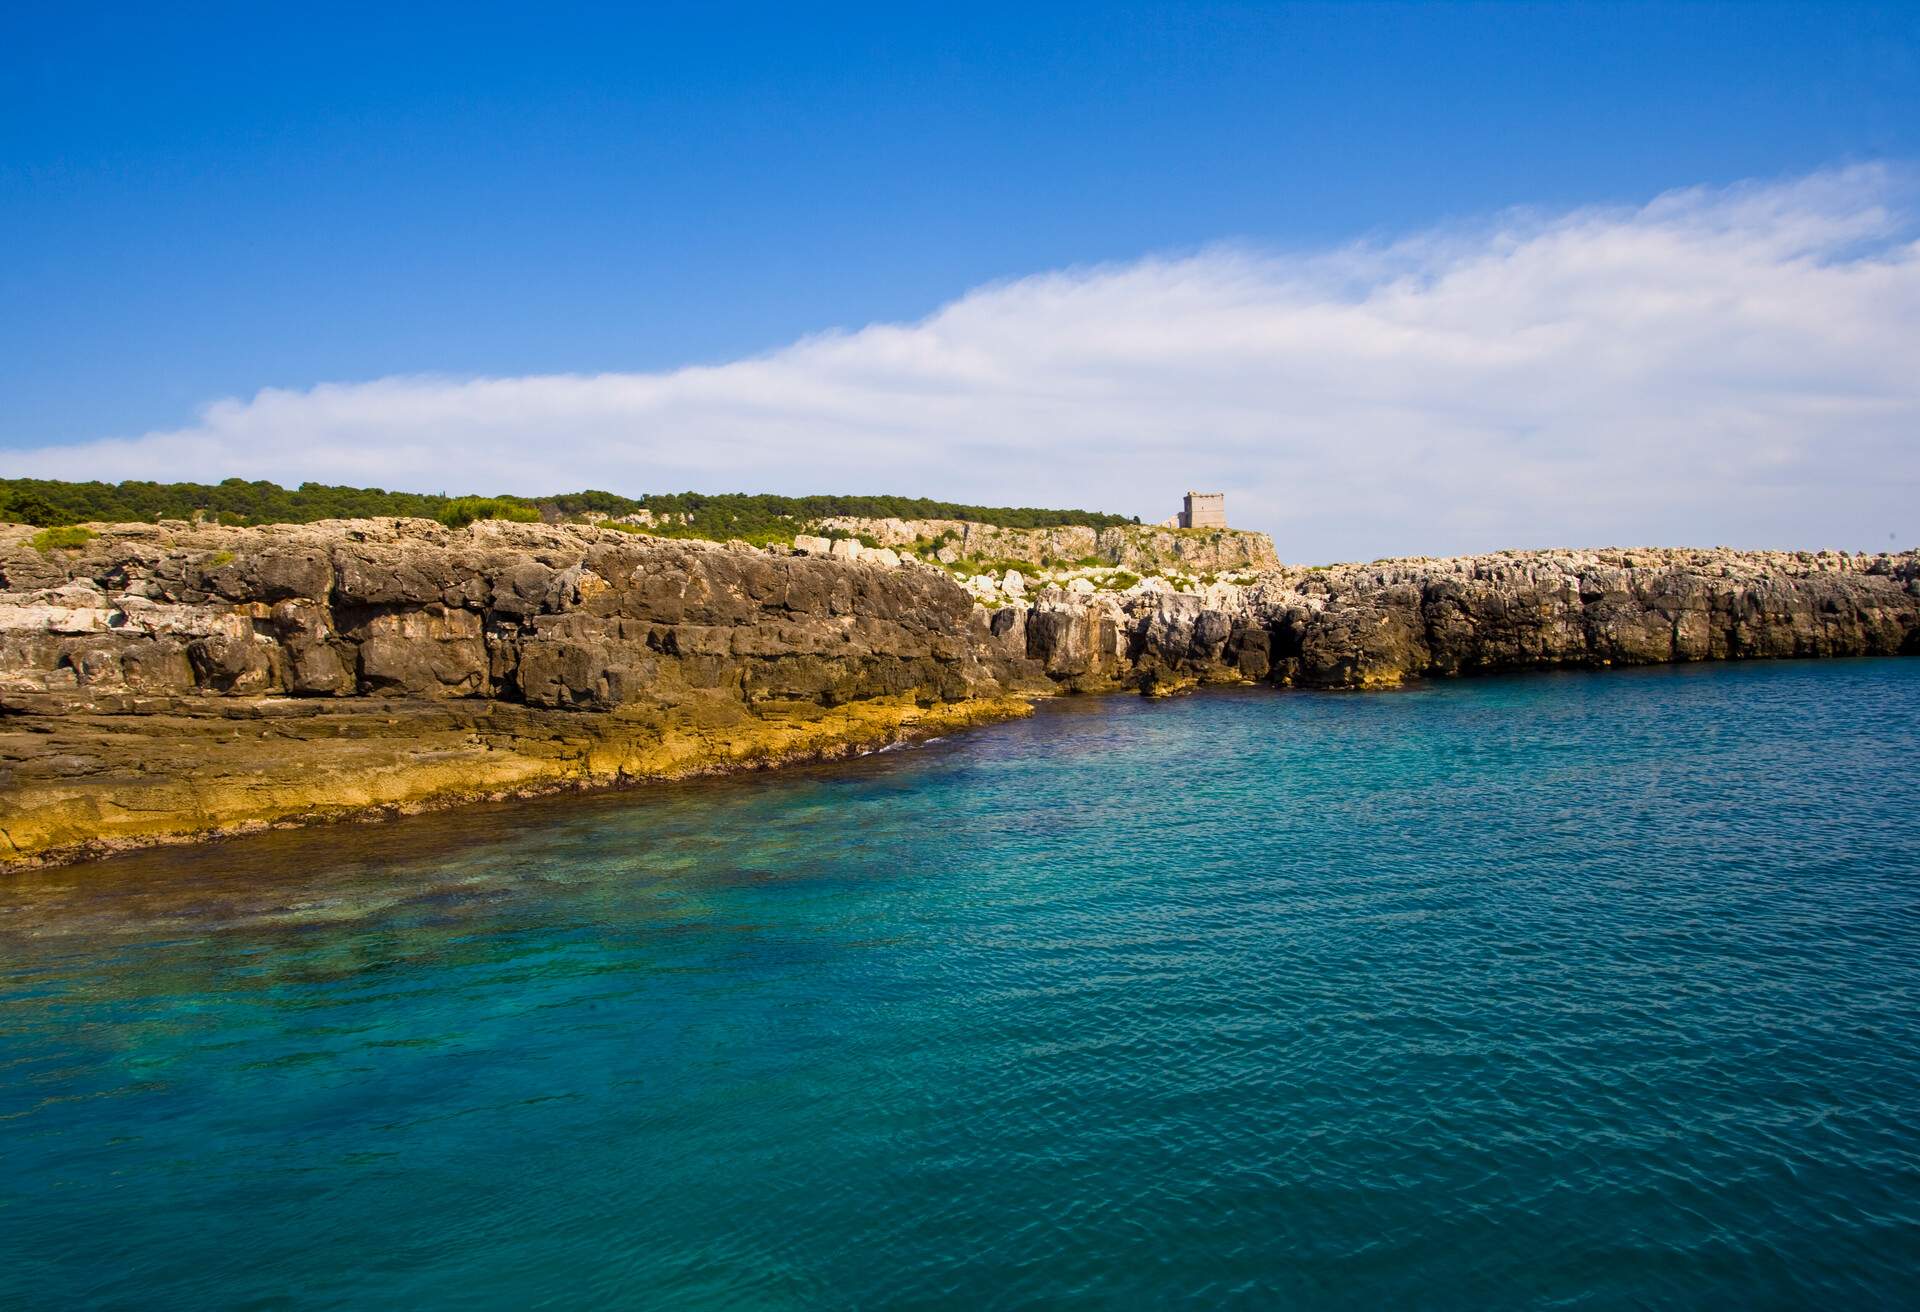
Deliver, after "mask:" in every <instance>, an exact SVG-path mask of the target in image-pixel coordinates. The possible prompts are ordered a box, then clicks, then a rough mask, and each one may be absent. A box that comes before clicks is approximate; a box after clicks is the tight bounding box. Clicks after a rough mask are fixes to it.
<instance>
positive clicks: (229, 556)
mask: <svg viewBox="0 0 1920 1312" xmlns="http://www.w3.org/2000/svg"><path fill="white" fill-rule="evenodd" d="M231 564H233V553H232V552H231V551H216V552H214V553H213V554H212V555H211V556H208V557H207V568H208V569H219V568H220V567H221V566H222V565H231Z"/></svg>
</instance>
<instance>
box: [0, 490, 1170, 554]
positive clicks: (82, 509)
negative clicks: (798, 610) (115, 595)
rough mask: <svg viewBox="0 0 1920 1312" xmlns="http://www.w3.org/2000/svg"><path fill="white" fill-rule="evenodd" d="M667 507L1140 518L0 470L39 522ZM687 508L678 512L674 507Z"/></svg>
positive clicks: (697, 522) (680, 526) (1104, 523)
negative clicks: (64, 477)
mask: <svg viewBox="0 0 1920 1312" xmlns="http://www.w3.org/2000/svg"><path fill="white" fill-rule="evenodd" d="M641 510H647V511H651V512H652V513H653V514H654V515H656V516H661V515H665V516H671V517H673V518H672V519H671V520H670V521H669V526H668V531H670V532H680V533H685V534H687V535H688V536H698V537H712V538H729V537H741V538H749V539H752V538H764V537H767V536H769V535H773V534H778V533H780V532H782V531H783V530H785V531H790V530H791V529H792V528H793V527H794V526H795V525H796V524H797V523H800V522H804V521H807V520H814V519H824V518H826V517H828V516H832V515H849V516H859V517H863V518H884V517H893V518H898V519H963V520H970V521H972V522H974V523H980V524H992V525H995V526H997V527H1000V528H1059V527H1065V526H1068V525H1077V526H1084V527H1087V528H1111V527H1113V526H1115V525H1120V524H1135V523H1138V522H1139V520H1138V518H1132V519H1129V518H1128V517H1126V516H1124V515H1107V514H1101V513H1098V512H1096V511H1090V510H1043V509H1038V508H1035V507H1030V506H1021V507H1012V506H969V505H963V504H960V503H958V502H953V501H932V500H928V499H927V498H925V497H895V496H806V497H782V496H771V495H765V494H749V493H737V492H729V493H705V492H667V493H656V494H651V495H647V496H639V497H624V496H620V495H619V494H617V493H613V492H600V491H585V492H566V493H561V494H559V495H557V496H539V497H524V496H515V495H501V496H495V497H450V496H447V495H445V494H438V495H436V494H432V493H425V492H389V491H387V490H386V489H384V488H377V487H344V486H336V485H332V484H327V483H302V484H301V485H300V486H299V487H297V488H285V487H281V486H280V485H279V484H278V483H272V482H268V481H266V480H264V479H259V480H253V481H249V480H247V479H242V478H229V479H226V480H224V481H223V482H219V483H152V482H144V481H139V480H130V481H128V482H124V483H100V482H88V483H70V482H64V481H60V480H57V479H43V478H8V479H0V520H5V521H10V522H12V523H19V524H34V525H37V526H40V527H43V528H48V527H55V526H59V525H65V524H86V523H96V522H98V523H134V522H145V523H154V522H156V521H158V520H162V519H192V518H195V517H196V516H198V517H204V518H210V519H216V520H218V521H219V522H221V523H223V524H235V525H242V524H309V523H312V522H313V521H314V520H319V519H364V518H369V517H373V516H417V517H419V518H422V519H437V520H439V521H440V522H442V523H446V524H467V523H471V522H472V521H474V520H475V519H523V520H533V519H545V520H553V521H558V520H567V519H576V518H578V517H580V516H582V515H584V514H587V513H589V512H598V513H600V514H604V515H610V516H620V515H630V514H633V513H635V512H636V511H641ZM680 516H685V517H686V518H685V520H684V521H681V520H680V519H679V518H678V517H680Z"/></svg>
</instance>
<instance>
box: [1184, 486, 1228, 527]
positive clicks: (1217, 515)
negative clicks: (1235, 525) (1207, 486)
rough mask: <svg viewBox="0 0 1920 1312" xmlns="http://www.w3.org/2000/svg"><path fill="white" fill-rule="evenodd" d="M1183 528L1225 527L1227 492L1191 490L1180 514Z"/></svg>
mask: <svg viewBox="0 0 1920 1312" xmlns="http://www.w3.org/2000/svg"><path fill="white" fill-rule="evenodd" d="M1178 518H1179V520H1180V527H1181V528H1225V527H1226V526H1227V494H1226V493H1225V492H1189V493H1187V497H1186V504H1185V506H1184V507H1183V508H1182V509H1181V511H1180V514H1179V516H1178Z"/></svg>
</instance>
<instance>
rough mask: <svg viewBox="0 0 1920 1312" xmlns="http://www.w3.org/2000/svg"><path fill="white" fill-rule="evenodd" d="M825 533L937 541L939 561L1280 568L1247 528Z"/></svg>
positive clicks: (879, 527)
mask: <svg viewBox="0 0 1920 1312" xmlns="http://www.w3.org/2000/svg"><path fill="white" fill-rule="evenodd" d="M816 527H818V528H819V529H820V530H822V531H825V532H836V533H851V534H855V535H857V536H859V537H864V538H867V539H869V540H870V541H872V542H874V543H876V544H877V545H879V546H882V547H892V548H908V549H911V548H913V547H915V546H918V545H924V544H937V546H936V548H935V550H936V555H937V558H938V559H940V560H942V561H945V562H949V563H956V562H960V561H965V560H982V561H995V562H1002V563H1004V562H1007V561H1016V562H1024V563H1026V564H1029V565H1042V564H1051V563H1053V562H1055V561H1062V562H1066V561H1083V560H1084V561H1100V562H1102V563H1104V564H1107V565H1112V566H1115V567H1117V568H1121V569H1128V570H1132V571H1135V572H1136V573H1142V574H1145V573H1169V572H1173V573H1181V574H1218V573H1224V572H1226V571H1228V570H1263V569H1275V568H1278V567H1279V564H1280V561H1279V558H1278V557H1276V556H1275V555H1274V554H1273V539H1271V538H1269V537H1268V536H1267V535H1266V534H1265V533H1249V532H1245V531H1242V530H1239V529H1227V528H1204V529H1202V528H1197V529H1171V528H1163V527H1159V526H1157V525H1140V524H1134V525H1121V526H1116V527H1114V528H1103V529H1091V528H1081V527H1065V528H1000V527H998V526H996V525H993V524H976V523H972V522H970V521H968V520H960V519H858V518H851V517H844V518H837V519H823V520H820V521H819V522H818V524H817V526H816Z"/></svg>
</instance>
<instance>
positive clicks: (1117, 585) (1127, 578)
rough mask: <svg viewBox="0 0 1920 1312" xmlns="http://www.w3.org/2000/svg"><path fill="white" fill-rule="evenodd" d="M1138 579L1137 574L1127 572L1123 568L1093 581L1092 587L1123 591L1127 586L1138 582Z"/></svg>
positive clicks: (1102, 589)
mask: <svg viewBox="0 0 1920 1312" xmlns="http://www.w3.org/2000/svg"><path fill="white" fill-rule="evenodd" d="M1139 581H1140V576H1139V575H1138V574H1129V573H1128V572H1127V571H1126V570H1124V569H1123V570H1121V571H1120V572H1119V573H1117V574H1109V575H1107V576H1106V577H1105V578H1103V579H1101V580H1100V581H1099V582H1097V583H1095V584H1094V587H1096V588H1098V589H1099V590H1100V591H1102V592H1125V591H1126V590H1127V589H1128V588H1130V587H1132V586H1133V585H1134V584H1136V583H1138V582H1139Z"/></svg>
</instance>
